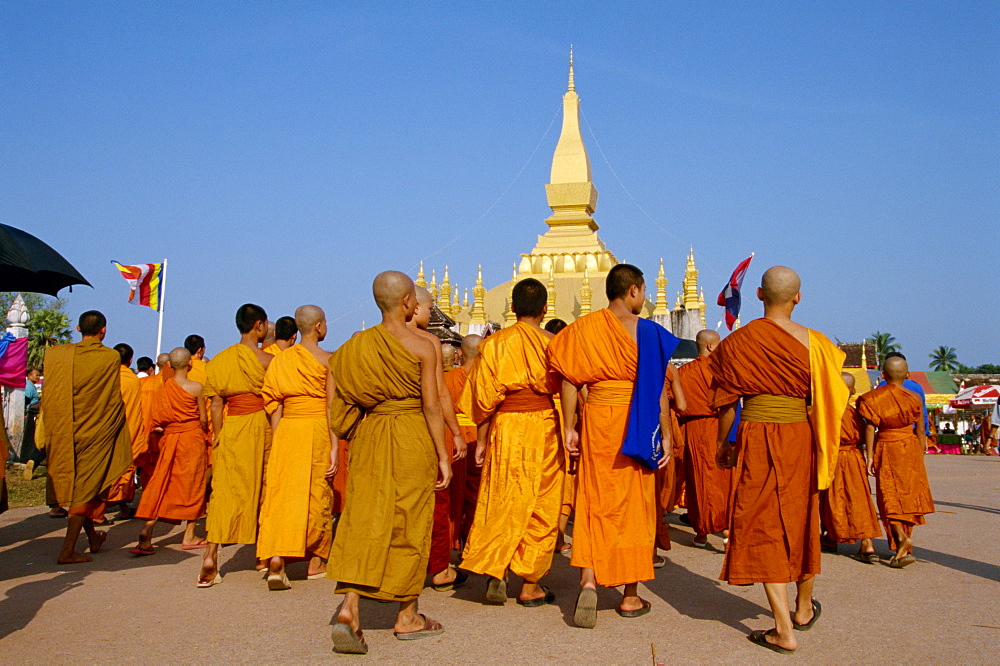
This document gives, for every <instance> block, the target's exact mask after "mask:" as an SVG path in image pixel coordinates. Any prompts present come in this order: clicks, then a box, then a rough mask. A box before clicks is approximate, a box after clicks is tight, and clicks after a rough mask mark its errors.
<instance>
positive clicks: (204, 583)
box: [198, 572, 222, 588]
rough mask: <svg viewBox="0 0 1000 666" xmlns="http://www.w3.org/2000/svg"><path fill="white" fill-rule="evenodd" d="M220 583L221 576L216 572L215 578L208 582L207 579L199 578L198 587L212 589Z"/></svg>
mask: <svg viewBox="0 0 1000 666" xmlns="http://www.w3.org/2000/svg"><path fill="white" fill-rule="evenodd" d="M221 582H222V574H220V573H218V572H216V574H215V578H212V579H211V580H209V579H208V578H199V579H198V587H201V588H206V587H212V586H213V585H218V584H219V583H221Z"/></svg>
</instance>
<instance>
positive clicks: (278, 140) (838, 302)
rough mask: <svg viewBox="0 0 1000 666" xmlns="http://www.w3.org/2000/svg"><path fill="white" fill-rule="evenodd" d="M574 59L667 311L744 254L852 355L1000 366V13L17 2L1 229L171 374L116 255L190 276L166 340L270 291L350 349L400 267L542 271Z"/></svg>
mask: <svg viewBox="0 0 1000 666" xmlns="http://www.w3.org/2000/svg"><path fill="white" fill-rule="evenodd" d="M571 43H572V44H573V45H574V46H575V51H576V65H577V66H576V82H577V90H578V92H579V93H580V96H581V99H582V109H583V114H584V124H583V131H584V139H585V141H586V142H587V145H588V150H589V153H590V158H591V164H592V167H593V174H594V175H593V178H594V182H595V184H596V186H597V188H598V190H599V191H600V201H599V204H598V209H597V212H596V214H595V217H596V219H597V220H598V222H599V223H600V224H601V226H602V229H601V236H602V238H603V239H604V240H605V242H606V243H607V244H608V246H609V248H610V249H611V250H612V251H614V252H615V254H616V255H617V256H618V258H619V259H621V260H623V261H629V262H631V263H635V264H637V265H639V266H640V267H643V268H644V269H645V270H647V273H650V272H655V268H656V264H657V261H658V259H659V258H660V257H663V258H664V260H665V263H666V267H667V277H668V278H669V280H670V284H669V285H668V292H669V293H671V294H673V293H674V292H675V291H676V290H678V289H679V288H680V282H681V279H682V278H683V269H684V258H685V256H686V254H687V251H688V247H689V246H690V245H693V246H694V248H695V253H696V257H697V260H698V267H699V269H701V278H702V284H703V285H704V286H705V291H706V297H708V298H709V299H711V298H712V297H713V296H714V294H717V293H718V290H719V289H720V288H721V286H722V284H723V282H724V281H725V279H726V278H727V277H728V274H729V272H730V271H731V270H732V268H733V267H734V266H735V264H736V263H737V262H738V261H739V260H741V259H742V258H744V257H745V256H746V255H747V254H748V253H749V252H751V251H754V252H756V259H755V262H754V265H753V266H752V267H751V270H750V272H749V274H748V276H747V280H748V283H749V284H751V285H752V284H753V283H754V282H755V281H756V280H759V276H760V273H761V272H762V270H763V269H764V268H766V267H767V266H769V265H773V264H778V263H781V264H787V265H790V266H793V267H795V268H796V269H798V270H799V272H800V273H801V274H802V277H803V282H804V286H803V292H804V299H803V303H802V305H801V306H800V310H799V311H798V313H799V314H798V318H799V319H800V320H801V321H803V322H804V323H805V324H807V325H809V326H811V327H813V328H817V329H819V330H822V331H823V332H825V333H827V335H829V336H830V337H831V338H839V339H840V340H844V341H854V340H858V339H860V338H861V337H863V336H865V335H867V334H869V333H871V332H874V331H875V330H882V331H890V332H892V333H893V334H894V335H896V337H897V338H898V339H899V340H900V342H901V343H902V345H903V349H904V351H905V352H907V353H908V355H909V356H910V358H911V367H913V368H914V369H924V368H925V367H926V363H927V354H928V352H929V351H930V350H931V349H932V348H934V347H936V346H938V345H942V344H945V345H950V346H954V347H956V348H957V349H958V352H959V359H960V360H961V361H963V362H964V363H966V364H970V365H976V364H980V363H986V362H998V361H1000V354H998V352H997V345H996V339H997V338H996V336H997V331H998V330H1000V316H998V314H997V303H998V301H997V297H996V284H997V280H996V277H995V275H996V274H995V267H996V256H997V254H996V253H997V248H998V246H1000V244H998V243H997V241H996V229H997V220H998V217H1000V215H998V213H1000V129H998V128H1000V123H998V121H1000V117H998V115H1000V111H998V109H1000V83H998V82H1000V55H998V54H1000V5H997V4H996V3H987V2H984V3H974V2H963V3H937V4H936V5H934V4H932V3H895V4H894V3H877V4H873V3H819V2H816V3H808V2H807V3H801V2H797V3H791V2H787V3H782V2H779V3H751V4H737V3H724V4H711V5H710V4H706V3H688V2H650V3H628V4H627V5H620V4H619V5H615V4H612V3H580V2H551V3H537V2H524V3H517V2H508V3H490V4H483V5H478V4H477V3H460V2H446V3H434V2H421V3H342V4H341V3H327V2H315V3H294V2H292V3H225V2H218V3H182V2H176V3H166V2H160V3H154V2H149V3H58V2H48V3H3V4H2V5H0V89H2V90H3V91H4V92H3V94H2V95H0V170H2V178H0V221H2V222H3V223H5V224H10V225H12V226H15V227H20V228H23V229H26V230H28V231H30V232H32V233H35V234H36V235H38V236H40V237H41V238H43V239H44V240H46V241H48V242H49V243H51V244H52V245H54V246H55V247H57V248H58V249H59V250H60V251H61V252H62V253H63V254H64V255H65V256H66V257H67V258H68V259H69V260H70V261H71V262H72V263H73V264H74V265H75V266H76V267H77V268H79V269H80V270H81V272H83V274H84V275H85V276H86V277H87V278H88V279H89V280H90V281H91V282H92V283H93V285H94V287H95V288H94V289H89V288H86V287H83V288H77V289H75V290H74V292H73V293H72V294H69V293H68V292H63V293H64V295H68V297H69V302H68V310H69V312H70V313H71V315H73V316H74V317H75V316H76V315H77V314H79V313H80V312H82V311H84V310H86V309H90V308H98V309H101V310H103V311H104V312H105V313H106V314H107V315H108V316H109V319H110V322H111V324H110V327H109V342H111V343H114V342H118V341H121V340H125V341H128V342H130V343H132V344H133V346H134V347H136V349H137V351H138V352H139V353H145V354H151V353H152V351H153V346H154V345H155V332H156V315H155V313H153V312H152V311H149V310H146V309H142V308H137V307H134V306H130V305H127V304H126V303H125V298H126V295H127V290H126V287H125V284H124V281H122V280H121V278H120V277H119V276H118V275H117V273H116V272H115V270H114V268H113V267H112V266H111V264H110V263H109V262H110V260H112V259H117V260H120V261H122V262H124V263H138V262H152V261H158V260H160V259H162V258H163V257H168V258H169V259H170V275H169V284H168V293H167V311H166V317H165V327H164V329H165V335H164V337H165V345H166V346H174V345H176V344H179V343H180V342H181V341H182V340H183V337H184V336H185V335H186V334H188V333H191V332H197V333H200V334H202V335H204V336H205V338H206V339H207V340H208V344H209V353H210V354H212V353H214V352H217V351H218V350H219V349H221V348H223V347H225V346H227V345H229V344H231V343H232V342H233V341H235V338H236V331H235V327H234V325H233V323H232V321H233V320H232V317H233V312H234V311H235V308H236V307H237V306H239V305H240V304H241V303H243V302H247V301H250V302H255V303H258V304H260V305H263V306H264V307H265V308H266V309H267V311H268V313H269V314H270V315H271V316H272V319H274V318H276V317H277V316H280V315H283V314H289V313H291V312H292V311H293V309H294V308H295V307H296V306H297V305H301V304H303V303H316V304H318V305H321V306H323V307H324V308H325V309H326V310H327V313H328V315H329V317H330V319H331V320H334V321H333V322H332V325H331V334H330V338H329V343H328V346H329V347H331V348H332V347H335V346H337V345H339V343H340V342H341V341H342V340H343V339H345V338H346V337H347V336H349V335H350V333H351V332H352V331H353V330H355V329H357V328H359V327H360V325H361V322H362V321H363V320H364V321H367V322H368V323H369V324H370V323H372V322H374V321H377V310H376V308H375V307H374V304H373V303H372V302H371V297H370V283H371V279H372V277H373V276H374V274H375V273H377V272H378V271H380V270H384V269H387V268H398V269H402V270H407V271H410V272H413V271H415V269H416V265H417V262H418V261H419V260H420V259H422V258H426V259H427V267H428V269H430V268H431V267H434V268H437V269H438V272H439V275H440V272H441V269H442V268H443V267H444V265H445V264H446V263H447V264H448V265H449V266H450V273H451V278H452V280H453V282H458V283H459V284H460V285H461V286H463V287H464V286H471V285H472V281H473V279H474V277H475V270H476V266H477V264H479V263H481V264H482V265H483V272H484V276H485V279H486V282H487V283H488V285H490V286H491V285H493V284H497V283H499V282H502V281H504V280H506V279H508V276H509V275H510V266H511V264H512V263H513V262H514V261H516V260H517V258H518V255H519V253H521V252H527V251H530V249H531V248H532V247H533V245H534V243H535V239H536V236H537V235H538V234H540V233H543V232H544V230H545V226H544V223H543V220H544V218H545V217H547V216H548V215H549V210H548V208H547V207H546V205H545V193H544V184H545V183H546V182H547V180H548V170H549V165H550V159H551V155H552V150H553V149H554V147H555V143H556V139H557V137H558V129H559V122H560V119H559V118H558V117H557V115H558V113H559V111H560V103H561V95H562V93H563V92H564V90H565V86H566V64H567V62H566V60H567V50H568V46H569V44H571ZM547 128H548V132H547V133H546V130H547ZM543 137H544V138H543ZM598 143H599V145H600V148H601V149H602V150H603V156H602V153H601V150H599V149H598ZM536 146H538V149H537V151H536V152H535V153H534V155H533V157H532V151H533V150H535V148H536ZM529 157H531V159H530V160H529ZM605 158H606V160H607V161H605ZM609 165H610V166H609ZM619 179H620V181H621V184H620V183H619ZM622 185H624V188H623V187H622ZM508 188H509V189H508ZM504 192H506V193H505V194H504ZM501 194H503V196H502V197H501ZM498 198H499V201H498ZM720 310H721V309H720V308H716V307H714V306H712V307H710V309H709V316H708V318H709V319H710V320H711V324H713V325H714V322H715V321H717V320H718V319H720V318H721V315H720ZM745 312H746V314H745V315H744V319H746V318H748V317H750V316H757V315H759V314H760V313H761V309H760V308H759V304H757V303H750V304H749V305H748V306H747V308H746V310H745Z"/></svg>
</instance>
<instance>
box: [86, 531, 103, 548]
mask: <svg viewBox="0 0 1000 666" xmlns="http://www.w3.org/2000/svg"><path fill="white" fill-rule="evenodd" d="M97 535H98V537H99V539H98V541H97V548H94V547H93V546H92V545H90V544H89V543H88V544H87V547H88V548H90V552H92V553H97V552H100V550H101V548H103V547H104V542H105V541H107V540H108V534H107V532H98V533H97Z"/></svg>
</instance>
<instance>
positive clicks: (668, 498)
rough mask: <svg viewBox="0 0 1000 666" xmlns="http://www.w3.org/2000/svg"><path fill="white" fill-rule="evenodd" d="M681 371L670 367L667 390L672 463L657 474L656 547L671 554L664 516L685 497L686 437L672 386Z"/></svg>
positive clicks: (667, 528) (668, 369)
mask: <svg viewBox="0 0 1000 666" xmlns="http://www.w3.org/2000/svg"><path fill="white" fill-rule="evenodd" d="M676 372H677V369H676V368H675V367H674V366H672V365H670V366H667V378H666V389H667V397H668V398H669V399H670V414H669V415H668V417H667V418H668V419H669V420H670V443H671V455H672V457H671V459H670V462H669V463H667V464H666V466H664V467H662V468H660V469H658V470H656V472H655V473H654V474H655V476H656V547H657V548H659V549H661V550H670V527H669V526H668V525H667V523H666V521H664V519H663V515H664V514H666V513H667V512H669V511H673V510H674V508H675V507H677V506H678V505H679V504H680V503H681V501H682V499H683V494H684V435H683V433H682V432H681V425H680V421H679V420H678V418H677V410H676V409H674V400H675V397H674V390H673V385H672V382H673V381H674V379H675V378H676V374H674V373H676Z"/></svg>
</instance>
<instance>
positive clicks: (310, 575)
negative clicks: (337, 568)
mask: <svg viewBox="0 0 1000 666" xmlns="http://www.w3.org/2000/svg"><path fill="white" fill-rule="evenodd" d="M323 578H326V572H325V571H320V572H317V573H307V574H306V580H321V579H323Z"/></svg>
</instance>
